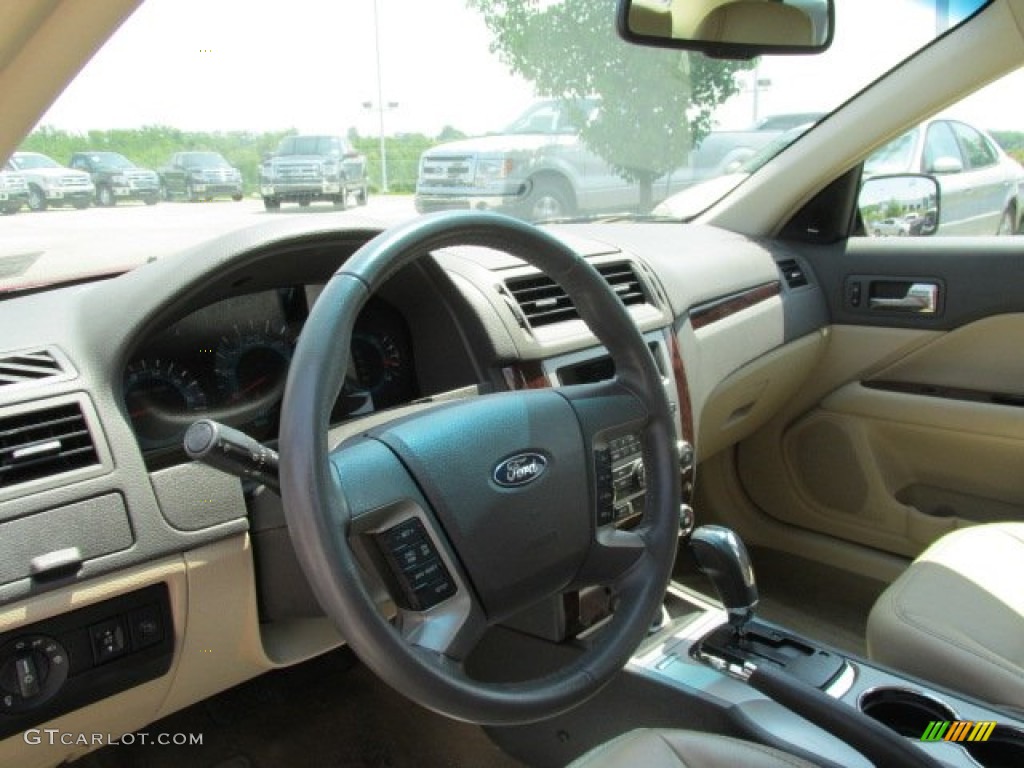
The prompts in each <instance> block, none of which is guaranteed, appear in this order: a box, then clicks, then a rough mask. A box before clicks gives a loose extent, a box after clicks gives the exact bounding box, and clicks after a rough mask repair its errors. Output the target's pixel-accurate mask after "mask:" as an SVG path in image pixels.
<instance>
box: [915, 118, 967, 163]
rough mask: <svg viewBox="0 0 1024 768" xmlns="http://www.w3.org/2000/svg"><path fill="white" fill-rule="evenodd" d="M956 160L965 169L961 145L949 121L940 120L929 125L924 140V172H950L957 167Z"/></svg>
mask: <svg viewBox="0 0 1024 768" xmlns="http://www.w3.org/2000/svg"><path fill="white" fill-rule="evenodd" d="M951 161H955V162H956V163H958V164H959V165H960V168H961V170H962V169H963V158H962V157H961V155H960V145H959V144H957V141H956V136H954V135H953V131H952V130H951V129H950V127H949V123H947V122H945V121H939V122H935V123H932V124H931V125H929V126H928V134H927V135H926V136H925V140H924V163H923V166H924V167H923V168H921V170H922V171H923V172H924V173H937V172H938V173H950V172H951V171H953V169H954V168H955V167H956V166H955V165H954V164H953V163H952V162H951Z"/></svg>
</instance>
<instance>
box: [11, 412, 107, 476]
mask: <svg viewBox="0 0 1024 768" xmlns="http://www.w3.org/2000/svg"><path fill="white" fill-rule="evenodd" d="M98 463H99V458H98V456H97V455H96V447H95V446H94V445H93V442H92V436H91V435H90V434H89V427H88V425H87V424H86V421H85V416H84V415H83V413H82V407H81V406H80V405H79V404H78V403H67V404H65V405H58V406H53V407H50V408H42V409H39V410H35V411H29V412H26V413H19V414H17V415H13V416H5V417H4V418H2V419H0V488H8V487H10V486H12V485H16V484H18V483H27V482H29V481H30V480H38V479H40V478H44V477H50V476H52V475H59V474H63V473H65V472H71V471H72V470H75V469H81V468H82V467H89V466H92V465H94V464H98Z"/></svg>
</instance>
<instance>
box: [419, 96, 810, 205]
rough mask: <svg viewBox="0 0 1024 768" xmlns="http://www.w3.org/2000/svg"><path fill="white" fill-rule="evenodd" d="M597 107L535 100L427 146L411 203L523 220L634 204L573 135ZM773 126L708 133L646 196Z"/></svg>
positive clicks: (722, 164)
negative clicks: (479, 133)
mask: <svg viewBox="0 0 1024 768" xmlns="http://www.w3.org/2000/svg"><path fill="white" fill-rule="evenodd" d="M599 107H600V102H599V101H598V100H597V99H583V100H580V101H578V102H576V103H575V104H574V106H570V105H568V104H567V103H566V102H564V101H559V100H546V101H541V102H539V103H537V104H534V105H533V106H532V107H530V108H529V109H528V110H527V111H526V112H525V113H523V114H522V115H521V116H520V117H519V118H518V119H516V120H515V121H514V122H513V123H512V124H511V125H509V126H508V127H507V128H506V129H505V130H504V131H502V132H501V133H499V134H495V135H490V136H483V137H479V138H471V139H463V140H461V141H455V142H448V143H445V144H439V145H438V146H436V147H432V148H431V149H429V150H427V151H426V152H424V153H423V155H422V156H421V157H420V165H419V176H418V178H417V181H416V197H415V204H416V210H417V211H419V212H420V213H428V212H430V211H438V210H447V209H465V208H473V209H480V210H498V211H501V212H504V213H509V214H511V215H514V216H519V217H521V218H525V219H528V220H530V221H539V220H543V219H551V218H559V217H563V216H571V215H574V214H578V213H580V214H586V213H595V212H600V211H626V210H636V209H637V208H638V206H639V202H640V191H639V188H638V186H637V185H636V184H634V183H630V182H627V181H626V180H624V179H623V178H622V177H621V176H620V175H619V174H618V173H616V172H615V170H614V169H613V168H612V167H611V166H610V165H609V164H608V163H607V162H606V161H605V160H604V159H602V158H601V157H599V156H597V155H596V154H595V153H594V152H592V151H590V150H589V149H588V148H587V147H586V146H585V145H584V144H583V142H582V141H581V139H580V136H579V126H578V122H579V121H580V120H581V119H582V120H583V121H586V120H589V119H590V118H591V117H592V116H593V114H594V112H595V111H596V110H597V109H598V108H599ZM785 117H786V116H775V117H774V118H770V119H768V120H778V119H783V118H785ZM800 118H801V119H803V118H804V116H803V115H801V116H800ZM783 124H785V123H783ZM775 125H776V123H775V122H767V120H766V122H765V124H764V126H763V127H762V126H760V125H759V126H758V128H757V129H755V130H750V131H721V132H713V133H711V134H709V135H708V136H706V137H705V138H704V140H703V141H702V142H700V144H699V145H698V146H697V147H696V148H695V149H694V150H693V151H692V152H691V153H690V155H689V157H688V158H684V159H681V162H680V164H679V168H677V169H675V170H673V171H672V172H671V173H669V174H666V175H665V176H662V177H661V178H660V179H658V180H657V181H655V183H654V186H653V190H652V191H653V202H654V203H655V204H657V203H659V202H660V201H661V200H663V199H665V198H666V197H668V196H669V195H671V194H673V193H675V192H678V191H680V190H682V189H684V188H686V187H687V186H690V185H692V184H696V183H697V182H700V181H703V180H704V179H708V178H711V177H713V176H717V175H720V174H723V173H729V172H731V171H730V170H729V169H733V170H734V169H735V168H738V167H739V166H740V165H742V163H743V162H744V161H745V160H747V159H748V158H749V157H751V156H752V155H753V154H754V153H755V152H756V151H757V150H758V149H760V148H761V147H763V146H764V145H765V144H767V143H768V142H770V141H771V140H772V139H773V138H775V137H776V136H778V135H779V134H780V133H782V132H783V129H782V128H781V127H774V126H775Z"/></svg>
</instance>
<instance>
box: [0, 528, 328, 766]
mask: <svg viewBox="0 0 1024 768" xmlns="http://www.w3.org/2000/svg"><path fill="white" fill-rule="evenodd" d="M161 581H163V582H166V583H167V585H168V588H169V591H170V600H171V610H172V614H173V616H174V624H175V628H176V630H177V631H176V637H175V646H174V661H173V662H172V666H171V670H170V672H169V673H168V674H167V675H164V676H163V677H161V678H159V679H157V680H152V681H150V682H148V683H145V684H143V685H140V686H137V687H135V688H132V689H131V690H128V691H124V692H122V693H119V694H117V695H115V696H111V697H109V698H106V699H104V700H102V701H99V702H96V703H94V704H91V705H89V706H86V707H83V708H81V709H78V710H75V711H74V712H70V713H68V714H66V715H63V716H61V717H59V718H56V719H54V720H52V721H50V722H48V723H46V724H43V725H40V726H39V728H40V729H44V728H46V729H56V730H57V731H58V732H59V733H61V734H68V737H67V739H68V740H70V741H76V740H78V738H79V735H81V734H85V735H87V736H88V737H89V738H92V735H93V734H97V735H102V736H103V739H104V741H110V740H114V739H117V738H118V737H119V736H121V735H123V734H126V733H132V732H134V731H137V730H139V729H144V728H145V726H147V725H148V724H149V723H152V722H153V721H155V720H158V719H160V718H162V717H164V716H166V715H169V714H171V713H172V712H175V711H177V710H179V709H181V708H183V707H186V706H189V705H191V704H194V703H196V702H197V701H201V700H203V699H205V698H207V697H209V696H211V695H213V694H215V693H218V692H220V691H222V690H225V689H226V688H230V687H231V686H234V685H237V684H239V683H241V682H244V681H245V680H248V679H249V678H252V677H255V676H256V675H259V674H261V673H263V672H266V671H268V670H270V669H273V668H275V667H279V666H284V665H288V664H294V663H298V662H300V661H304V660H305V659H308V658H311V657H313V656H316V655H318V654H320V653H324V652H325V651H328V650H330V649H331V648H334V647H336V646H338V645H339V644H340V643H341V642H342V641H341V637H340V636H339V635H338V633H337V632H336V631H335V630H334V629H333V627H332V626H331V625H330V624H329V622H327V621H326V620H325V619H310V620H308V621H298V622H290V623H288V625H287V626H281V627H274V628H272V629H267V628H261V625H260V623H259V616H258V613H257V606H256V587H255V580H254V577H253V560H252V552H251V549H250V542H249V536H248V534H243V535H239V536H233V537H231V538H227V539H224V540H222V541H219V542H216V543H214V544H210V545H207V546H204V547H200V548H197V549H194V550H192V551H189V552H186V553H184V554H183V555H180V556H176V557H173V558H167V559H166V560H162V561H160V562H157V563H153V564H150V565H146V566H140V567H139V568H135V569H132V570H129V571H124V572H122V573H117V574H114V575H112V576H110V577H108V578H104V579H97V580H95V581H93V582H90V583H89V584H83V585H78V586H75V587H72V588H69V589H64V590H57V591H54V592H51V593H49V594H46V595H42V596H40V597H38V598H33V599H31V600H27V601H23V602H21V603H15V604H13V605H10V606H8V607H6V608H3V609H0V631H3V632H6V631H8V630H11V629H16V628H18V627H20V626H24V625H27V624H31V623H33V622H36V621H40V620H42V619H47V618H50V617H51V616H56V615H59V614H61V613H66V612H68V611H71V610H74V609H76V608H82V607H84V606H86V605H91V604H93V603H97V602H100V601H102V600H107V599H109V598H112V597H116V596H118V595H122V594H125V593H127V592H131V591H134V590H136V589H140V588H142V587H145V586H149V585H150V584H156V583H159V582H161ZM72 737H74V738H72ZM59 738H63V737H58V739H59ZM98 746H100V745H99V744H96V745H95V746H90V745H88V744H81V743H71V744H67V745H62V744H61V743H60V742H59V740H58V742H57V743H56V744H52V745H51V744H50V743H48V742H46V741H45V739H44V743H42V744H30V743H28V741H26V739H25V737H24V736H23V735H15V736H12V737H10V738H8V739H5V740H4V741H3V742H0V765H4V766H7V765H11V766H19V768H22V767H24V768H37V767H38V768H43V767H44V766H53V765H56V764H57V763H60V762H61V761H63V760H71V759H74V758H76V757H78V756H80V755H82V754H84V753H86V752H88V751H90V750H91V749H95V748H96V747H98Z"/></svg>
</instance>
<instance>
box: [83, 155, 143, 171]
mask: <svg viewBox="0 0 1024 768" xmlns="http://www.w3.org/2000/svg"><path fill="white" fill-rule="evenodd" d="M89 160H91V161H92V162H93V164H94V165H102V166H104V167H106V168H134V167H135V163H133V162H132V161H131V160H129V159H128V158H127V157H125V156H124V155H119V154H118V153H117V152H92V153H90V154H89Z"/></svg>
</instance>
